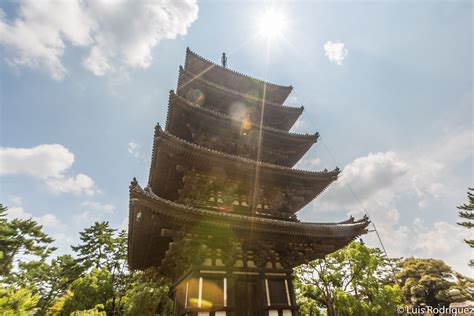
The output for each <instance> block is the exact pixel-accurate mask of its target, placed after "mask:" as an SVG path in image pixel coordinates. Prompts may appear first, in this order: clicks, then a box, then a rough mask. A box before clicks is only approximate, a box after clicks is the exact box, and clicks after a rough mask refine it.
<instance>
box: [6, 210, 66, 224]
mask: <svg viewBox="0 0 474 316" xmlns="http://www.w3.org/2000/svg"><path fill="white" fill-rule="evenodd" d="M7 218H8V219H10V220H12V219H15V218H19V219H30V218H31V219H33V220H35V221H36V222H37V223H38V224H40V225H42V226H44V227H56V226H59V225H60V224H61V221H60V220H59V219H58V218H57V217H56V215H54V214H51V213H46V214H44V215H41V216H33V215H32V214H31V213H29V212H27V211H25V209H24V208H23V207H21V206H14V207H9V208H8V211H7Z"/></svg>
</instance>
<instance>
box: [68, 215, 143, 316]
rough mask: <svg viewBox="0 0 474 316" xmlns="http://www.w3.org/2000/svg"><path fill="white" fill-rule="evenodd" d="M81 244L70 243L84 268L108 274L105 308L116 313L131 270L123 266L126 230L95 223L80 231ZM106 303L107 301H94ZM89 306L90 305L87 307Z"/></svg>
mask: <svg viewBox="0 0 474 316" xmlns="http://www.w3.org/2000/svg"><path fill="white" fill-rule="evenodd" d="M80 239H81V241H82V243H81V244H80V245H78V246H72V249H73V250H74V251H75V252H77V253H78V261H79V262H81V263H82V264H84V266H85V268H90V267H95V269H102V270H105V271H107V273H109V274H110V285H111V288H112V293H111V295H110V297H109V298H110V300H109V301H108V304H107V310H109V311H112V312H119V311H120V310H121V309H122V308H123V300H122V299H123V297H124V296H125V294H126V292H127V290H128V289H129V288H130V286H131V284H132V281H133V277H134V276H133V273H131V272H130V271H128V265H127V233H126V232H125V231H124V230H122V231H120V232H118V233H117V230H116V229H113V228H111V227H110V226H109V223H108V222H96V223H94V225H93V226H91V227H89V228H86V229H84V231H83V232H81V233H80ZM99 302H100V303H104V304H106V303H107V301H98V302H97V303H99ZM88 308H90V307H88Z"/></svg>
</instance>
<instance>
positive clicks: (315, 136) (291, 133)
mask: <svg viewBox="0 0 474 316" xmlns="http://www.w3.org/2000/svg"><path fill="white" fill-rule="evenodd" d="M171 98H178V99H180V100H181V101H183V102H184V103H186V104H188V105H189V106H191V107H194V108H197V109H199V110H200V111H203V112H209V113H211V114H213V115H215V116H220V117H222V118H224V119H227V120H232V121H235V122H239V121H238V120H237V119H236V118H234V117H232V116H230V115H228V114H225V113H222V112H219V111H216V110H213V109H210V108H207V107H202V106H199V105H198V104H196V103H194V102H192V101H190V100H188V99H186V98H185V97H184V96H181V95H179V94H177V93H175V92H174V91H173V90H170V99H169V101H171ZM168 109H169V104H168ZM168 120H169V110H168V114H167V117H166V124H168ZM262 127H263V129H266V130H269V131H272V132H275V133H279V134H283V135H288V136H296V137H307V138H314V139H315V142H316V141H317V139H318V138H319V133H318V132H316V133H315V134H308V133H305V134H303V133H295V132H290V131H285V130H283V129H278V128H275V127H271V126H268V125H262ZM252 128H253V126H252Z"/></svg>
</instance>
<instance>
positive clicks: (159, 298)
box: [124, 277, 173, 316]
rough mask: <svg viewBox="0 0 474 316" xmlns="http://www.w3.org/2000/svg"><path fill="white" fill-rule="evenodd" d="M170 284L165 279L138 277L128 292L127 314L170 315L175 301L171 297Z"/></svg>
mask: <svg viewBox="0 0 474 316" xmlns="http://www.w3.org/2000/svg"><path fill="white" fill-rule="evenodd" d="M169 290H170V287H169V284H167V283H166V282H165V281H164V280H162V279H158V280H147V279H146V278H145V277H142V278H141V279H138V280H137V282H136V283H135V284H134V286H133V287H132V288H131V289H130V290H129V291H128V292H127V302H126V303H125V308H124V309H125V313H126V314H127V315H158V316H160V315H163V316H164V315H170V314H171V312H172V308H173V301H172V300H171V299H170V297H169Z"/></svg>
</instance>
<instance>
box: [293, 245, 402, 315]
mask: <svg viewBox="0 0 474 316" xmlns="http://www.w3.org/2000/svg"><path fill="white" fill-rule="evenodd" d="M390 272H391V267H390V263H389V261H388V260H387V259H386V258H384V256H383V255H382V253H381V251H380V249H378V248H375V249H372V248H368V247H366V246H365V245H363V244H362V243H359V242H352V243H350V244H349V245H348V246H346V247H345V248H343V249H340V250H338V251H336V252H334V253H332V254H330V255H328V256H327V257H326V258H325V259H317V260H314V261H311V262H310V263H309V264H307V265H303V266H300V267H298V268H296V269H295V276H296V278H295V287H296V293H299V295H301V296H303V297H304V299H303V300H301V299H300V300H301V301H306V302H308V301H309V302H311V301H313V302H315V303H316V304H317V305H318V306H319V307H325V308H326V310H327V314H328V315H329V316H334V315H337V314H342V315H346V314H364V315H393V314H394V313H395V312H396V308H397V305H398V304H399V303H400V298H401V297H400V289H399V288H398V286H397V285H394V284H393V282H391V280H390ZM308 299H309V300H308ZM305 308H306V307H305ZM308 308H309V307H308ZM312 309H313V310H314V307H313V308H312Z"/></svg>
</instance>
